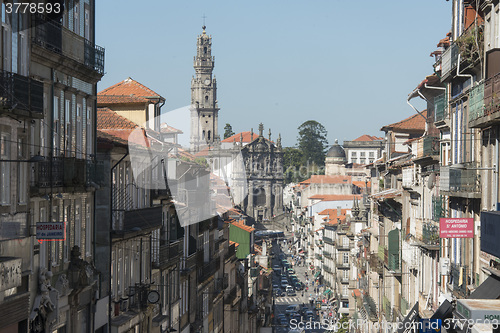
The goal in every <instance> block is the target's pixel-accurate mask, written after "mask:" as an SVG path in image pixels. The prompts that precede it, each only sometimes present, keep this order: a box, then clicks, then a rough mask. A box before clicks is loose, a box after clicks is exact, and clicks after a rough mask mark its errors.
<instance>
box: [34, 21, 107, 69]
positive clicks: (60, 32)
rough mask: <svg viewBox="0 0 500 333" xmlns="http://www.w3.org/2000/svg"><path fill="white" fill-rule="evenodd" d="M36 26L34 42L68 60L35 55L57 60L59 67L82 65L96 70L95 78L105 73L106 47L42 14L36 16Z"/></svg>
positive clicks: (41, 54)
mask: <svg viewBox="0 0 500 333" xmlns="http://www.w3.org/2000/svg"><path fill="white" fill-rule="evenodd" d="M34 26H35V29H34V30H35V31H34V36H33V38H32V40H33V44H35V45H38V46H40V47H41V48H43V49H44V50H47V51H50V52H51V53H56V54H58V55H60V56H62V57H63V58H64V59H66V61H64V59H57V57H50V56H49V55H44V54H43V53H40V52H35V56H38V55H40V56H42V57H43V58H44V59H50V61H54V62H57V63H58V66H57V67H59V66H62V65H64V66H68V67H73V69H78V68H79V67H80V66H81V67H82V68H86V69H87V70H90V71H92V72H94V73H95V74H94V75H93V76H94V77H95V78H100V77H102V76H103V75H104V49H103V48H102V47H100V46H97V45H95V44H94V43H92V42H90V41H89V40H87V39H85V38H84V37H82V36H80V35H77V34H75V33H73V32H72V31H70V30H68V29H66V28H65V27H63V26H62V24H61V23H60V22H56V21H54V20H49V19H48V18H46V17H44V16H41V15H37V16H35V17H34Z"/></svg>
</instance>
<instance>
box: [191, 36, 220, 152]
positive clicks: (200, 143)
mask: <svg viewBox="0 0 500 333" xmlns="http://www.w3.org/2000/svg"><path fill="white" fill-rule="evenodd" d="M205 28H206V27H205V26H203V32H202V34H201V35H199V36H198V41H197V45H196V46H197V50H196V56H195V57H194V70H195V72H196V76H194V77H193V79H192V80H191V106H192V107H191V138H190V144H191V152H193V153H196V152H198V151H200V150H202V149H203V148H204V147H205V146H207V145H211V146H213V145H214V142H217V141H218V140H219V135H218V130H217V127H218V114H219V108H218V105H217V82H216V80H215V78H214V77H212V71H213V69H214V61H215V57H213V56H212V37H211V36H208V35H207V34H206V32H205Z"/></svg>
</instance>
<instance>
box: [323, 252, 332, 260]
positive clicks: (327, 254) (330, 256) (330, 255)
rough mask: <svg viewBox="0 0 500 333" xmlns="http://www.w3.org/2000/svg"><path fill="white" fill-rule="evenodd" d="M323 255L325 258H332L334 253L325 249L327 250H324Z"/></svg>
mask: <svg viewBox="0 0 500 333" xmlns="http://www.w3.org/2000/svg"><path fill="white" fill-rule="evenodd" d="M323 256H324V257H325V258H330V259H331V258H332V254H331V253H330V252H328V251H325V250H323Z"/></svg>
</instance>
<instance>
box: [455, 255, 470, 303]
mask: <svg viewBox="0 0 500 333" xmlns="http://www.w3.org/2000/svg"><path fill="white" fill-rule="evenodd" d="M468 273H469V271H468V267H467V266H460V265H457V264H454V263H452V264H451V277H452V285H453V291H454V292H456V293H458V294H459V296H461V297H465V296H467V284H468V279H469V275H468Z"/></svg>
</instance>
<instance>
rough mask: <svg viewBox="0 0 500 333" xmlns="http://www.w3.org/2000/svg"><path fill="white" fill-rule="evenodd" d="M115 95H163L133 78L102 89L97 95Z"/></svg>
mask: <svg viewBox="0 0 500 333" xmlns="http://www.w3.org/2000/svg"><path fill="white" fill-rule="evenodd" d="M102 95H114V96H131V95H132V96H135V97H156V98H158V97H160V98H163V97H161V95H160V94H158V93H157V92H155V91H153V90H151V89H149V88H148V87H146V86H145V85H143V84H141V83H139V82H137V81H136V80H134V79H132V78H130V77H129V78H127V79H125V80H123V81H121V82H118V83H117V84H115V85H112V86H111V87H109V88H106V89H104V90H102V91H100V92H99V93H98V94H97V96H102Z"/></svg>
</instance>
